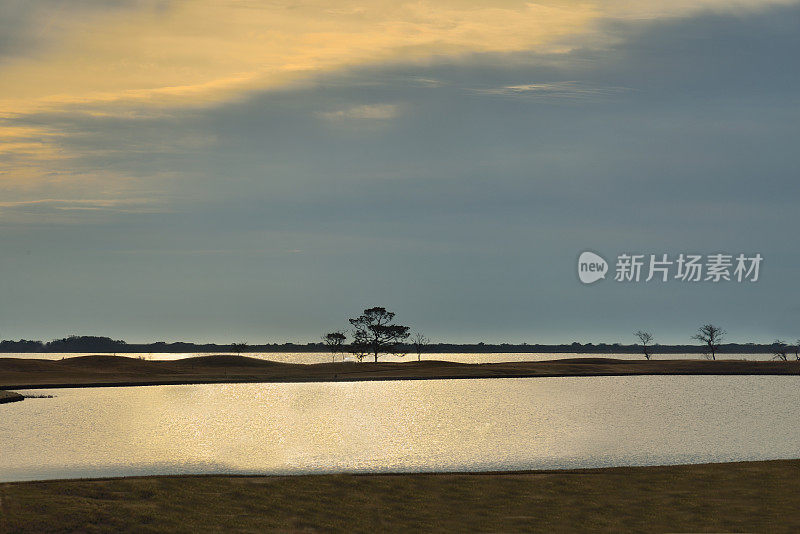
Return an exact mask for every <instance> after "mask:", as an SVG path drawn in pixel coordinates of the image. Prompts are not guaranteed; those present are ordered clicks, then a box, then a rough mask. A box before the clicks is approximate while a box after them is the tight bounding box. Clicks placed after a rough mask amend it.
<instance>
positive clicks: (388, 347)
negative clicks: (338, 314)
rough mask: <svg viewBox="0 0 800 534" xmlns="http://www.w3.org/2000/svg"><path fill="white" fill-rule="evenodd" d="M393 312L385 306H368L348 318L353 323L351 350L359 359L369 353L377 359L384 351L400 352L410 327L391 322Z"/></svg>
mask: <svg viewBox="0 0 800 534" xmlns="http://www.w3.org/2000/svg"><path fill="white" fill-rule="evenodd" d="M393 319H394V313H393V312H390V311H387V310H386V308H380V307H375V308H368V309H366V310H364V313H362V314H361V315H359V316H358V317H356V318H353V319H349V321H350V324H351V325H353V343H351V345H350V346H351V350H352V351H353V353H354V354H355V355H356V357H357V358H358V359H359V361H361V360H362V359H363V358H364V356H366V355H367V354H371V355H372V356H374V357H375V361H376V362H377V361H378V355H379V354H384V353H390V354H400V352H401V351H400V348H401V344H402V343H403V342H404V341H405V340H406V339H408V336H409V335H410V333H409V330H410V328H409V327H407V326H402V325H396V324H392V320H393Z"/></svg>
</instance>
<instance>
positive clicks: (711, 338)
mask: <svg viewBox="0 0 800 534" xmlns="http://www.w3.org/2000/svg"><path fill="white" fill-rule="evenodd" d="M725 334H727V332H725V331H724V330H723V329H722V328H720V327H718V326H714V325H713V324H704V325H703V326H701V327H700V328H698V329H697V333H696V334H695V335H693V336H692V339H696V340H697V341H699V342H701V343H703V344H704V345H705V351H704V353H705V355H706V357H708V356H709V355H710V356H711V359H712V360H716V359H717V351H719V346H720V343H721V342H722V338H723V337H724V336H725Z"/></svg>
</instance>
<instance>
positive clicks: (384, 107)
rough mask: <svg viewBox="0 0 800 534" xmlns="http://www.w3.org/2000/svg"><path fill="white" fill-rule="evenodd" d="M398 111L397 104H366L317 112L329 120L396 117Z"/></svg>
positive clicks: (386, 118)
mask: <svg viewBox="0 0 800 534" xmlns="http://www.w3.org/2000/svg"><path fill="white" fill-rule="evenodd" d="M398 111H399V106H398V105H396V104H366V105H362V106H352V107H349V108H347V109H340V110H337V111H324V112H320V113H318V115H319V116H320V117H322V118H324V119H327V120H331V121H339V120H388V119H393V118H395V117H397V114H398Z"/></svg>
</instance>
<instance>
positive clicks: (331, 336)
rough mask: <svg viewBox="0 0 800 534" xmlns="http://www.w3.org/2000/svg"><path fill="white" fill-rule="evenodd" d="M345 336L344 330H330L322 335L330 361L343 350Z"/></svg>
mask: <svg viewBox="0 0 800 534" xmlns="http://www.w3.org/2000/svg"><path fill="white" fill-rule="evenodd" d="M346 339H347V336H346V335H345V334H344V332H338V331H337V332H330V333H328V334H325V335H324V336H322V341H323V342H324V343H325V345H326V346H327V347H328V351H329V352H330V353H331V361H334V362H335V361H336V355H337V354H338V353H340V352H342V351H343V350H344V342H345V340H346Z"/></svg>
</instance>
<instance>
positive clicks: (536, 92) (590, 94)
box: [471, 81, 629, 100]
mask: <svg viewBox="0 0 800 534" xmlns="http://www.w3.org/2000/svg"><path fill="white" fill-rule="evenodd" d="M628 90H629V89H626V88H624V87H611V86H602V85H593V84H590V83H585V82H577V81H563V82H548V83H526V84H520V85H506V86H503V87H494V88H489V89H471V91H472V92H473V93H476V94H482V95H496V96H511V97H517V96H522V97H527V98H539V99H545V98H554V99H570V100H596V99H598V98H602V97H607V96H611V95H615V94H618V93H622V92H625V91H628Z"/></svg>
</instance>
